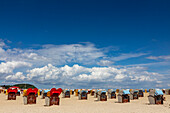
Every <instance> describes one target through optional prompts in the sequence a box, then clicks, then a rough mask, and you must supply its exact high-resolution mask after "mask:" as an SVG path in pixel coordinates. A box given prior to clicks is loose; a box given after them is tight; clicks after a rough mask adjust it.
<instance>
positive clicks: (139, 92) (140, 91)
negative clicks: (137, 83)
mask: <svg viewBox="0 0 170 113" xmlns="http://www.w3.org/2000/svg"><path fill="white" fill-rule="evenodd" d="M138 96H139V97H144V95H143V90H142V89H139V90H138Z"/></svg>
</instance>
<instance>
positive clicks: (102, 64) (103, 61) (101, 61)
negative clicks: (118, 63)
mask: <svg viewBox="0 0 170 113" xmlns="http://www.w3.org/2000/svg"><path fill="white" fill-rule="evenodd" d="M113 63H114V62H112V61H110V60H100V61H99V62H97V64H98V65H100V66H110V65H112V64H113Z"/></svg>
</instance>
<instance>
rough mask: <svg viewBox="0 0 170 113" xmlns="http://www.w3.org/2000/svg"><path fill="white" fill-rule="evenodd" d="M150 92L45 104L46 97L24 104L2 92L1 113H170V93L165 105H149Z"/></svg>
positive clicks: (75, 97)
mask: <svg viewBox="0 0 170 113" xmlns="http://www.w3.org/2000/svg"><path fill="white" fill-rule="evenodd" d="M147 96H148V93H144V97H140V98H139V99H138V100H131V101H130V103H118V102H117V101H118V100H117V98H116V99H107V101H97V98H94V96H91V95H90V94H89V95H88V100H78V96H75V95H71V98H62V97H61V95H60V105H59V106H57V105H53V106H49V107H47V106H45V99H41V96H39V97H37V103H36V104H32V105H24V104H23V97H22V95H21V96H17V99H16V100H7V95H5V94H2V93H1V94H0V113H170V95H164V97H165V98H166V101H164V104H163V105H149V101H148V97H147Z"/></svg>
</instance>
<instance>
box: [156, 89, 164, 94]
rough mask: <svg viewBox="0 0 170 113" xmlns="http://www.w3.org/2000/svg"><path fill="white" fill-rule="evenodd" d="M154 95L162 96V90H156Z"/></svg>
mask: <svg viewBox="0 0 170 113" xmlns="http://www.w3.org/2000/svg"><path fill="white" fill-rule="evenodd" d="M155 95H164V93H163V92H162V90H159V89H156V91H155Z"/></svg>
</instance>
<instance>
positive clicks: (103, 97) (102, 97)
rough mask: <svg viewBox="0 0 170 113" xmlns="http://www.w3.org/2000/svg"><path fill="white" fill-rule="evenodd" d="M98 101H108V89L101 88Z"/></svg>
mask: <svg viewBox="0 0 170 113" xmlns="http://www.w3.org/2000/svg"><path fill="white" fill-rule="evenodd" d="M97 98H98V101H107V95H106V90H100V91H98V96H97Z"/></svg>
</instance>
